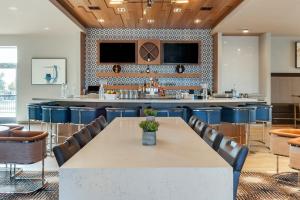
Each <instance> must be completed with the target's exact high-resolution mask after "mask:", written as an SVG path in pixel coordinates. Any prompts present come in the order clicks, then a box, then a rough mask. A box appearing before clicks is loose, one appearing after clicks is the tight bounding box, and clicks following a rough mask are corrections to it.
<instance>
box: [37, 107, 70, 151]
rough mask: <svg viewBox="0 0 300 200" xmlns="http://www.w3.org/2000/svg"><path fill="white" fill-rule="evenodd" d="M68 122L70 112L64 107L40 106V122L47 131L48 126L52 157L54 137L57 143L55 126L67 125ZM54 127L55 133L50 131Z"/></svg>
mask: <svg viewBox="0 0 300 200" xmlns="http://www.w3.org/2000/svg"><path fill="white" fill-rule="evenodd" d="M69 121H70V110H69V109H68V108H67V107H64V106H42V122H45V123H46V124H47V128H46V129H47V131H48V125H49V126H50V131H49V133H50V143H49V145H50V146H49V149H50V155H51V156H52V147H53V137H55V139H56V142H55V143H58V137H59V136H58V126H57V124H59V123H60V124H65V123H69ZM53 124H55V125H56V131H55V133H54V132H53V130H52V128H53V127H52V125H53Z"/></svg>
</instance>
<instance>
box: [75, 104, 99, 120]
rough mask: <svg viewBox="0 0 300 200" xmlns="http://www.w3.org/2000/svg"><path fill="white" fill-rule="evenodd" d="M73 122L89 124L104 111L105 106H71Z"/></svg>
mask: <svg viewBox="0 0 300 200" xmlns="http://www.w3.org/2000/svg"><path fill="white" fill-rule="evenodd" d="M70 112H71V123H73V124H89V123H90V122H91V121H93V120H94V119H96V118H97V117H99V116H100V115H101V114H103V113H104V109H103V108H92V107H75V106H74V107H70Z"/></svg>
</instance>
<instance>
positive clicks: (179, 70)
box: [176, 65, 185, 74]
mask: <svg viewBox="0 0 300 200" xmlns="http://www.w3.org/2000/svg"><path fill="white" fill-rule="evenodd" d="M184 70H185V68H184V66H183V65H177V66H176V72H177V73H179V74H181V73H183V72H184Z"/></svg>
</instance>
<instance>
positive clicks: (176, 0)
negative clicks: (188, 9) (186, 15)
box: [171, 0, 189, 3]
mask: <svg viewBox="0 0 300 200" xmlns="http://www.w3.org/2000/svg"><path fill="white" fill-rule="evenodd" d="M171 2H172V3H188V2H189V0H172V1H171Z"/></svg>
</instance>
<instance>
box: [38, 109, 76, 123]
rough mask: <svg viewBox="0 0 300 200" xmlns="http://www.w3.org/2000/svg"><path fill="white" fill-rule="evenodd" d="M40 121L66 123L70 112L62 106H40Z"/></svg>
mask: <svg viewBox="0 0 300 200" xmlns="http://www.w3.org/2000/svg"><path fill="white" fill-rule="evenodd" d="M42 121H43V122H51V123H68V122H69V121H70V110H69V109H68V108H67V107H64V106H42Z"/></svg>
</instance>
